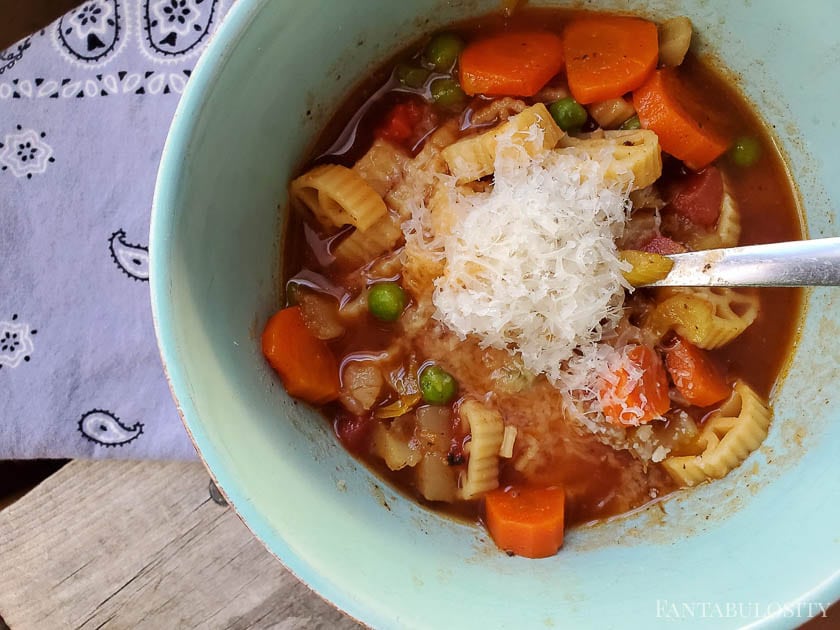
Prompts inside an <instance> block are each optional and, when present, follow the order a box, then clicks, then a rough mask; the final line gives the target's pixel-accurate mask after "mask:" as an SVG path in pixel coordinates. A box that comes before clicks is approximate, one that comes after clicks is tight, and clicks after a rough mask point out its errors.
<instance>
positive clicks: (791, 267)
mask: <svg viewBox="0 0 840 630" xmlns="http://www.w3.org/2000/svg"><path fill="white" fill-rule="evenodd" d="M668 258H670V259H671V260H673V261H674V266H673V268H672V269H671V271H670V272H669V273H668V275H667V276H666V277H665V278H663V279H662V280H659V281H657V282H652V283H650V284H648V285H645V286H651V287H807V286H840V238H838V237H835V238H821V239H814V240H810V241H791V242H787V243H770V244H768V245H748V246H746V247H730V248H726V249H708V250H704V251H699V252H687V253H685V254H673V255H670V256H668Z"/></svg>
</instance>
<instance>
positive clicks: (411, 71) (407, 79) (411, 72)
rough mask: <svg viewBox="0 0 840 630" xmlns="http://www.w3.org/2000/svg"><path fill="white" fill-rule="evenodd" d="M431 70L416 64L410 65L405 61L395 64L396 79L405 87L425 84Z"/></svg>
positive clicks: (417, 86)
mask: <svg viewBox="0 0 840 630" xmlns="http://www.w3.org/2000/svg"><path fill="white" fill-rule="evenodd" d="M430 74H431V72H429V71H428V70H426V68H420V67H418V66H411V65H409V64H407V63H401V64H400V65H398V66H397V71H396V76H397V80H398V81H399V82H400V83H402V84H403V85H404V86H406V87H410V88H421V87H423V86H424V85H425V84H426V80H427V79H428V78H429V75H430Z"/></svg>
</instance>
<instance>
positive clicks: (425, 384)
mask: <svg viewBox="0 0 840 630" xmlns="http://www.w3.org/2000/svg"><path fill="white" fill-rule="evenodd" d="M457 391H458V383H457V382H456V381H455V379H454V378H453V377H452V375H451V374H450V373H449V372H447V371H446V370H444V369H443V368H442V367H440V366H438V365H430V366H429V367H427V368H425V369H424V370H423V371H422V372H420V393H421V394H423V400H425V401H426V402H427V403H429V404H430V405H445V404H447V403H448V402H449V401H451V400H452V399H453V398H454V397H455V394H456V392H457Z"/></svg>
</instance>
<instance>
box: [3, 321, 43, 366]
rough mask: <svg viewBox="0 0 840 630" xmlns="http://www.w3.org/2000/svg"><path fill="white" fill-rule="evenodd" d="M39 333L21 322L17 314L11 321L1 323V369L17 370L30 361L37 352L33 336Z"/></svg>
mask: <svg viewBox="0 0 840 630" xmlns="http://www.w3.org/2000/svg"><path fill="white" fill-rule="evenodd" d="M37 333H38V331H37V330H35V329H34V328H30V326H29V324H25V323H23V322H19V321H18V316H17V315H16V314H15V315H12V319H11V321H7V322H2V321H0V369H2V368H3V367H4V366H5V367H10V368H16V367H17V366H18V365H20V364H21V362H23V361H29V360H30V359H31V358H32V352H33V351H34V350H35V342H34V341H33V340H32V336H33V335H35V334H37Z"/></svg>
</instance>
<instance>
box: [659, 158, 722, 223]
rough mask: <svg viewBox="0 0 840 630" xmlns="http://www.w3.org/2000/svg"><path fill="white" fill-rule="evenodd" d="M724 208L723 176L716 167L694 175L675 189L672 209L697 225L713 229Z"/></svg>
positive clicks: (689, 176) (685, 179) (686, 178)
mask: <svg viewBox="0 0 840 630" xmlns="http://www.w3.org/2000/svg"><path fill="white" fill-rule="evenodd" d="M722 206H723V176H722V175H721V174H720V171H719V170H718V169H717V168H715V167H714V166H710V167H708V168H705V169H703V170H702V171H700V172H699V173H692V174H691V175H688V176H687V177H685V178H684V179H683V180H682V181H680V182H679V183H678V184H677V186H676V187H675V191H674V193H673V197H672V198H671V203H670V208H671V210H673V211H674V212H676V213H677V214H679V215H682V216H683V217H685V218H686V219H688V220H689V221H691V222H692V223H694V224H695V225H701V226H703V227H713V226H714V225H715V223H717V220H718V217H719V216H720V209H721V207H722Z"/></svg>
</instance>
